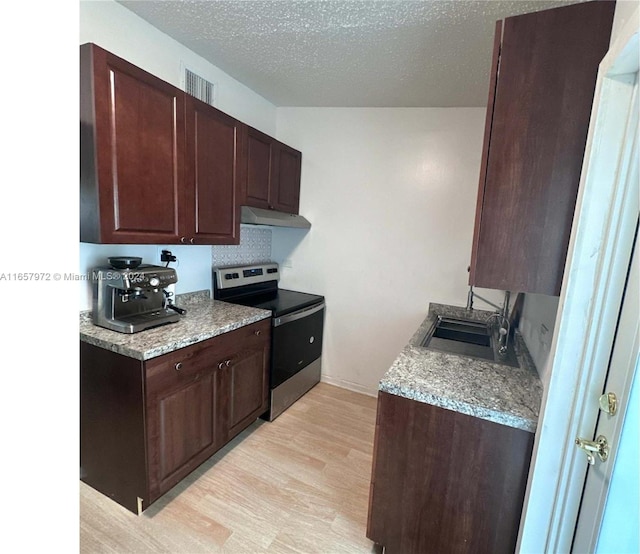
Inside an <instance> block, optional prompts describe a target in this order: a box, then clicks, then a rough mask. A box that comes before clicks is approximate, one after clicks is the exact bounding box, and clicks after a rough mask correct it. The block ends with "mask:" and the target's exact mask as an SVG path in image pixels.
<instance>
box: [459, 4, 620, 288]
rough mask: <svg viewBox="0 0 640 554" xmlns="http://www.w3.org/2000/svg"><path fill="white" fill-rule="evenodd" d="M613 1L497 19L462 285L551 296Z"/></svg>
mask: <svg viewBox="0 0 640 554" xmlns="http://www.w3.org/2000/svg"><path fill="white" fill-rule="evenodd" d="M614 5H615V3H614V2H587V3H581V4H574V5H570V6H565V7H561V8H556V9H551V10H544V11H540V12H535V13H531V14H526V15H521V16H516V17H511V18H507V19H506V20H505V23H504V32H503V35H502V46H501V53H500V62H499V73H498V79H497V87H496V93H495V102H494V105H493V120H492V125H491V138H490V144H489V148H488V161H487V169H486V181H485V183H484V195H483V199H482V212H481V214H480V224H479V232H478V233H477V245H474V246H476V247H477V252H476V253H475V254H476V255H475V256H474V262H475V266H474V267H473V268H472V277H471V279H472V284H474V285H477V286H480V287H488V288H496V289H505V290H512V291H521V292H537V293H543V294H550V295H557V294H559V292H560V285H561V282H562V273H563V268H564V262H565V258H566V253H567V247H568V242H569V235H570V232H571V223H572V219H573V211H574V208H575V201H576V196H577V191H578V184H579V181H580V171H581V167H582V158H583V155H584V148H585V144H586V138H587V131H588V127H589V119H590V113H591V104H592V102H593V95H594V89H595V83H596V77H597V72H598V65H599V63H600V61H601V60H602V58H603V57H604V54H605V53H606V52H607V49H608V46H609V38H610V33H611V24H612V20H613V11H614ZM481 186H482V183H481ZM479 196H480V195H479ZM477 223H478V222H477Z"/></svg>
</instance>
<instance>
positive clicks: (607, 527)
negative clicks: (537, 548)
mask: <svg viewBox="0 0 640 554" xmlns="http://www.w3.org/2000/svg"><path fill="white" fill-rule="evenodd" d="M639 249H640V248H639V247H638V242H637V238H636V244H635V248H634V254H633V258H632V262H631V266H630V270H629V275H628V281H627V285H626V288H625V293H624V300H623V304H622V308H621V310H620V317H619V320H618V325H617V330H616V338H615V343H614V347H613V351H612V355H611V361H610V363H609V371H608V375H607V380H606V383H605V387H604V390H603V391H602V393H603V396H602V397H601V402H602V406H599V405H598V404H599V403H598V402H597V400H596V399H595V398H592V399H591V401H592V402H591V403H592V404H593V406H592V409H593V410H594V411H599V417H598V423H597V426H596V429H595V433H594V434H593V436H589V437H586V438H587V439H588V440H590V441H593V442H596V443H597V442H598V441H597V438H598V437H604V438H605V440H606V441H607V446H606V447H605V448H602V447H601V446H600V445H599V446H598V447H599V448H601V451H600V452H593V451H591V452H588V453H587V452H586V451H585V452H584V457H585V460H586V459H587V458H588V457H589V458H590V460H591V462H592V465H590V466H589V469H588V472H587V479H586V482H585V488H584V492H583V495H582V505H581V507H580V513H579V516H578V523H577V526H576V535H575V538H574V543H573V548H572V551H573V552H575V553H585V552H601V553H617V554H623V553H629V554H631V553H637V552H640V550H639V544H638V524H639V519H638V517H639V516H638V494H639V489H638V472H639V469H638V457H637V456H638V454H637V452H638V450H637V446H638V419H637V412H638V405H637V403H638V401H637V394H638V386H637V385H636V386H635V387H634V394H635V396H636V399H635V401H634V400H632V395H631V391H632V383H633V382H634V376H636V381H637V371H636V370H637V367H638V359H639V358H638V343H639V341H640V338H639V337H640V335H639V331H640V321H639V318H638V306H640V268H639V262H638V258H639V254H638V250H639ZM607 411H608V412H609V413H607ZM634 412H635V416H634ZM583 438H585V437H583ZM589 446H594V447H595V445H589ZM634 450H635V451H634Z"/></svg>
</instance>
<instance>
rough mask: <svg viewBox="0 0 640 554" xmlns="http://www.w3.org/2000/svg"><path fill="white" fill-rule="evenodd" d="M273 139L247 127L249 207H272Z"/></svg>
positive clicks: (246, 199)
mask: <svg viewBox="0 0 640 554" xmlns="http://www.w3.org/2000/svg"><path fill="white" fill-rule="evenodd" d="M272 144H273V139H272V138H271V137H270V136H268V135H265V134H264V133H261V132H260V131H258V130H257V129H254V128H252V127H247V138H246V149H247V159H246V167H247V169H246V183H247V184H246V198H245V199H244V202H245V203H246V205H247V206H253V207H254V208H263V209H265V210H267V209H269V208H270V207H271V205H270V199H269V189H270V186H271V185H270V183H271V172H272V170H271V164H272V157H271V148H272Z"/></svg>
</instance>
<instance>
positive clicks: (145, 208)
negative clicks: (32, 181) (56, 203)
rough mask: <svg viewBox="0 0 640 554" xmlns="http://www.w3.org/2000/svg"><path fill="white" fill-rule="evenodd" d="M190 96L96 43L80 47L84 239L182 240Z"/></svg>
mask: <svg viewBox="0 0 640 554" xmlns="http://www.w3.org/2000/svg"><path fill="white" fill-rule="evenodd" d="M184 102H185V95H184V93H183V92H182V91H180V90H179V89H177V88H175V87H173V86H171V85H169V84H168V83H165V82H164V81H161V80H160V79H158V78H156V77H154V76H153V75H150V74H149V73H147V72H146V71H143V70H141V69H139V68H138V67H136V66H134V65H132V64H130V63H128V62H126V61H125V60H123V59H121V58H118V57H117V56H114V55H113V54H110V53H109V52H107V51H105V50H103V49H102V48H99V47H97V46H95V45H93V44H85V45H82V46H81V47H80V132H81V136H80V203H81V205H80V240H81V241H84V242H104V243H125V244H126V243H131V244H136V243H176V242H179V240H180V237H181V235H180V228H179V221H178V212H179V203H180V198H179V197H180V190H181V187H182V183H183V180H184V159H185V155H184V153H185V133H184Z"/></svg>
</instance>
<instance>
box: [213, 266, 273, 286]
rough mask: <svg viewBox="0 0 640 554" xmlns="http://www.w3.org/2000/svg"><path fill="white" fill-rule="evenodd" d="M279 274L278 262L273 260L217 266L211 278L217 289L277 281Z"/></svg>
mask: <svg viewBox="0 0 640 554" xmlns="http://www.w3.org/2000/svg"><path fill="white" fill-rule="evenodd" d="M279 275H280V271H279V268H278V264H276V263H273V262H270V263H265V264H253V265H240V266H227V267H218V268H214V270H213V278H214V279H215V283H216V286H217V288H218V289H230V288H236V287H242V286H245V285H251V284H254V283H262V282H265V281H278V280H279Z"/></svg>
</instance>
